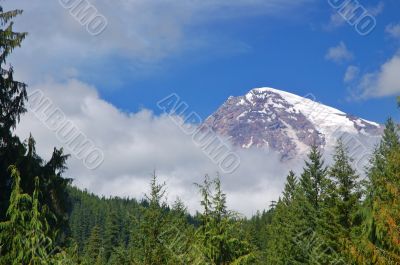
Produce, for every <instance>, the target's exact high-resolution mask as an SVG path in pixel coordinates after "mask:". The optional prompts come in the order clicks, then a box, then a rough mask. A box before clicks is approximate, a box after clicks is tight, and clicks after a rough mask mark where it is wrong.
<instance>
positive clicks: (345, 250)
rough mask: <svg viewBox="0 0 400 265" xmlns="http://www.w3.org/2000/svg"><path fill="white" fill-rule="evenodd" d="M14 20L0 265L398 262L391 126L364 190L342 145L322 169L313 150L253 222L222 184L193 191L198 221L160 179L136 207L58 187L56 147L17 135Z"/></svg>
mask: <svg viewBox="0 0 400 265" xmlns="http://www.w3.org/2000/svg"><path fill="white" fill-rule="evenodd" d="M21 13H22V11H19V10H15V11H7V12H5V11H3V10H0V26H1V30H0V33H1V34H0V51H1V55H0V63H1V66H2V67H3V68H2V69H1V74H0V265H10V264H13V265H14V264H15V265H16V264H24V265H25V264H26V265H27V264H30V265H34V264H35V265H42V264H43V265H44V264H90V265H95V264H96V265H106V264H110V265H111V264H113V265H122V264H137V265H164V264H167V265H168V264H171V265H176V264H182V265H183V264H199V265H200V264H215V265H228V264H230V265H239V264H242V265H244V264H271V265H279V264H282V265H284V264H285V265H286V264H321V265H323V264H382V265H387V264H389V265H390V264H400V202H399V198H400V196H399V195H400V139H399V126H398V125H397V124H396V123H395V122H394V120H392V119H389V120H388V121H387V123H386V127H385V131H384V135H383V137H382V140H381V142H380V144H379V146H377V147H376V150H375V152H374V154H373V156H372V157H371V160H370V166H369V167H368V168H367V169H366V176H367V177H366V178H365V179H364V180H362V179H361V177H360V176H359V175H357V173H356V170H355V169H354V166H353V164H352V158H351V157H349V155H348V152H347V150H346V147H345V146H344V144H343V143H342V142H341V141H338V143H337V147H336V152H335V155H334V157H333V163H332V164H330V165H328V164H325V162H324V160H323V154H322V153H321V151H320V150H319V149H318V148H317V147H316V146H314V147H312V150H311V152H310V153H309V155H308V158H307V160H306V161H305V163H304V169H303V172H302V173H301V174H300V175H298V176H296V175H295V174H294V173H293V172H290V173H289V174H288V176H287V181H286V185H285V189H284V190H283V191H282V195H281V197H280V198H279V199H278V200H277V202H275V203H273V204H272V205H271V206H270V207H269V208H268V209H265V210H264V211H263V212H260V213H258V214H257V215H256V216H253V217H251V218H245V217H244V216H242V215H240V214H239V213H236V212H234V211H231V210H230V209H228V208H227V196H229V194H225V193H224V192H223V187H222V186H221V180H220V178H219V177H218V176H217V177H215V178H213V177H209V176H205V178H204V181H203V182H202V183H198V184H196V186H197V188H198V191H199V194H200V197H201V201H199V205H200V206H201V208H202V211H201V212H199V213H197V214H196V215H195V216H190V215H189V214H188V211H187V208H186V206H185V202H184V201H181V200H179V199H178V200H177V201H176V202H175V203H173V204H172V205H168V204H167V202H166V197H165V194H166V191H167V190H168V187H166V186H165V184H163V183H160V182H159V181H158V179H157V176H156V173H154V176H153V177H152V178H151V179H149V187H150V192H149V193H148V194H147V195H146V196H145V197H144V198H137V199H127V198H126V199H123V198H100V197H98V196H96V195H93V194H91V193H89V192H87V191H81V190H79V189H77V188H75V187H73V186H72V184H73V182H72V180H70V179H66V178H64V177H63V173H64V172H65V170H66V166H67V159H68V155H66V154H64V152H63V150H62V149H60V150H59V149H54V152H53V154H52V156H51V159H50V160H49V161H44V160H43V159H42V158H41V157H40V156H39V154H37V153H36V151H35V140H34V137H33V136H32V137H30V138H29V139H26V140H23V139H19V138H18V137H17V136H16V135H15V128H16V126H18V122H19V119H20V117H21V115H23V114H24V113H25V112H26V108H25V106H26V103H27V93H26V85H25V84H24V83H21V82H18V81H16V80H14V77H13V68H4V67H5V65H6V62H7V60H6V59H7V58H8V56H9V55H10V53H11V52H12V51H13V50H14V49H15V48H17V47H19V46H20V45H21V43H22V41H23V39H24V38H25V36H26V34H25V33H16V32H14V31H13V24H12V20H13V19H14V17H16V16H18V15H20V14H21ZM276 177H277V178H281V177H282V176H276ZM265 203H266V205H267V203H268V202H265ZM266 208H267V207H266Z"/></svg>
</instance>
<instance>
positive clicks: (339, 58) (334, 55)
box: [325, 41, 354, 63]
mask: <svg viewBox="0 0 400 265" xmlns="http://www.w3.org/2000/svg"><path fill="white" fill-rule="evenodd" d="M325 59H327V60H330V61H333V62H335V63H343V62H348V61H351V60H353V59H354V55H353V53H352V52H351V51H350V50H349V49H348V48H347V46H346V44H345V43H344V42H343V41H342V42H340V43H339V44H338V45H337V46H334V47H331V48H329V50H328V52H327V53H326V55H325Z"/></svg>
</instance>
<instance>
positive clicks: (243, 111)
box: [204, 87, 383, 159]
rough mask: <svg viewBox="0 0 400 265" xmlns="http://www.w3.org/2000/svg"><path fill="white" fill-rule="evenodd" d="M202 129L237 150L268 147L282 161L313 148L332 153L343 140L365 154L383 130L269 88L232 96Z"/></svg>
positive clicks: (367, 122)
mask: <svg viewBox="0 0 400 265" xmlns="http://www.w3.org/2000/svg"><path fill="white" fill-rule="evenodd" d="M204 126H208V127H210V128H211V129H213V130H214V131H215V132H217V133H218V134H221V135H223V136H226V137H229V138H230V139H231V141H232V142H233V143H234V144H235V145H236V146H240V147H242V148H252V147H256V148H270V149H273V150H276V151H278V152H280V153H281V154H282V158H283V159H292V158H296V157H299V156H300V155H304V154H305V153H306V152H307V151H308V150H309V147H310V146H311V145H312V144H316V145H318V146H320V147H321V148H324V149H325V150H326V149H330V150H331V149H332V148H333V146H334V145H335V143H336V141H337V139H339V138H343V139H344V141H347V142H348V145H349V146H350V147H351V148H355V149H358V150H355V151H354V152H359V153H360V154H357V155H362V153H363V152H364V153H365V150H366V149H368V150H370V149H372V148H373V146H374V145H375V144H376V142H377V141H378V139H379V136H380V135H381V133H382V130H383V127H382V126H381V125H379V124H377V123H375V122H371V121H367V120H364V119H361V118H358V117H355V116H352V115H348V114H346V113H344V112H342V111H340V110H337V109H335V108H332V107H329V106H326V105H323V104H320V103H318V102H316V101H315V99H314V97H313V96H312V95H308V96H306V97H300V96H297V95H295V94H292V93H288V92H285V91H281V90H277V89H274V88H266V87H265V88H256V89H253V90H251V91H250V92H249V93H247V94H246V95H244V96H239V97H229V99H228V100H227V101H226V102H225V103H224V104H223V105H222V106H221V107H220V108H219V109H218V110H217V111H216V112H215V113H214V114H212V115H211V116H210V117H208V118H207V120H206V121H205V122H204ZM363 150H364V151H363ZM350 151H352V150H350Z"/></svg>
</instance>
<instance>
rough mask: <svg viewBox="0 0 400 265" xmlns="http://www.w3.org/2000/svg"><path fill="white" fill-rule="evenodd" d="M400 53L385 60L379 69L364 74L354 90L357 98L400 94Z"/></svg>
mask: <svg viewBox="0 0 400 265" xmlns="http://www.w3.org/2000/svg"><path fill="white" fill-rule="evenodd" d="M399 73H400V53H396V54H395V55H394V56H393V57H392V58H391V59H389V60H388V61H387V62H385V63H384V64H383V65H382V66H381V67H380V69H379V71H376V72H371V73H366V74H364V75H363V76H362V77H361V78H360V80H359V82H358V84H357V85H356V88H355V89H354V90H353V94H354V97H356V98H375V97H385V96H394V95H397V96H398V95H400V75H399Z"/></svg>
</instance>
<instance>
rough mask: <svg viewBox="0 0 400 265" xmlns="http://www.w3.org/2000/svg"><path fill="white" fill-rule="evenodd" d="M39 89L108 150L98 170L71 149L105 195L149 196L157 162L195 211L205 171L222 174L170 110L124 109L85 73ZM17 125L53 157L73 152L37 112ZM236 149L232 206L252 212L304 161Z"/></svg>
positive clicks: (83, 180)
mask: <svg viewBox="0 0 400 265" xmlns="http://www.w3.org/2000/svg"><path fill="white" fill-rule="evenodd" d="M36 89H40V90H41V91H42V92H43V94H44V95H45V96H46V97H48V98H50V99H51V101H52V102H53V105H54V106H57V107H58V108H60V109H61V110H62V111H63V112H64V113H65V115H66V116H67V117H68V119H69V120H70V121H72V122H73V123H74V124H75V125H76V126H77V127H78V128H79V129H80V130H81V131H82V132H83V133H84V134H85V135H86V136H87V137H88V138H89V139H90V140H92V141H93V142H94V143H95V145H96V146H97V147H99V148H100V149H101V150H102V151H103V153H104V158H105V159H104V162H103V164H101V166H100V167H99V168H97V169H96V170H89V169H87V168H86V167H85V166H84V164H83V163H82V161H81V160H78V159H77V158H75V157H74V156H71V158H70V159H69V161H68V167H69V170H68V171H67V173H66V176H67V177H71V178H73V179H74V184H75V185H77V186H78V187H80V188H87V189H88V190H90V191H92V192H94V193H96V194H99V195H106V196H109V195H113V196H129V197H136V198H143V194H144V193H145V192H146V191H147V190H148V183H149V180H150V175H151V173H152V171H153V170H154V169H155V170H156V171H157V174H158V175H159V176H160V180H161V181H166V183H167V186H168V197H169V201H170V202H171V201H173V200H175V199H176V197H177V196H179V197H180V198H182V199H183V200H184V201H186V202H188V207H189V209H190V210H191V211H192V212H194V211H195V210H198V209H199V206H200V204H199V197H198V196H196V194H197V192H196V189H195V186H194V185H193V183H200V182H201V181H202V179H203V177H204V175H205V174H210V175H211V176H215V175H216V173H217V172H218V171H220V169H219V167H218V165H216V164H214V163H213V162H212V161H211V160H210V159H209V158H208V157H207V156H206V155H205V154H204V153H203V151H202V150H201V149H200V148H198V147H197V146H196V144H195V143H193V141H192V137H191V136H188V135H186V134H184V133H183V132H182V131H181V129H180V128H179V127H178V126H177V125H176V124H175V123H174V122H173V121H171V119H170V118H169V117H168V116H166V115H161V116H155V115H154V114H153V113H152V112H150V111H148V110H142V111H139V112H137V113H124V112H122V111H120V110H118V109H117V108H115V107H114V106H113V105H111V104H109V103H108V102H106V101H104V100H102V99H101V98H100V97H99V95H98V93H97V91H96V89H95V88H94V87H91V86H89V85H87V84H85V83H82V82H80V81H77V80H68V81H67V82H64V83H57V82H54V81H49V82H47V83H43V84H40V85H37V86H34V87H32V88H30V91H35V90H36ZM160 99H161V98H160ZM71 102H74V104H71ZM16 132H17V134H18V135H19V136H20V137H21V138H22V139H25V138H27V137H28V136H29V134H30V133H32V134H33V136H34V137H35V139H36V141H37V143H38V146H37V150H38V153H39V154H41V155H44V156H45V158H47V159H48V158H49V157H48V156H49V155H50V154H51V152H52V149H53V147H54V146H56V147H64V149H65V150H66V152H67V153H71V151H70V150H69V149H68V146H66V145H63V144H62V143H61V142H60V141H58V139H57V137H56V134H55V133H54V132H53V131H51V130H49V129H48V128H47V127H46V126H45V125H44V124H43V123H41V122H40V121H39V120H38V119H37V118H36V117H35V115H34V113H32V112H29V113H27V114H26V115H24V117H23V118H22V120H21V123H20V124H19V126H18V127H17V131H16ZM236 152H237V154H238V155H239V157H240V160H241V164H240V167H239V168H238V170H236V171H235V172H234V173H233V174H223V175H222V176H221V177H222V182H223V185H224V190H225V191H226V192H227V194H228V204H229V206H230V207H231V208H233V209H235V210H237V211H239V212H241V213H243V214H246V215H251V214H252V213H255V211H256V210H258V209H265V208H267V207H268V204H269V202H270V201H272V200H276V199H277V198H278V197H279V195H280V193H281V191H282V188H283V184H284V181H285V176H286V174H287V173H288V170H289V169H294V170H296V169H300V164H297V163H295V162H293V164H290V165H288V164H283V163H281V162H280V156H279V154H275V153H273V152H266V151H262V150H252V149H250V150H241V149H240V150H236ZM46 155H47V157H46Z"/></svg>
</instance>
